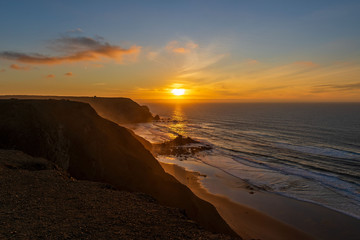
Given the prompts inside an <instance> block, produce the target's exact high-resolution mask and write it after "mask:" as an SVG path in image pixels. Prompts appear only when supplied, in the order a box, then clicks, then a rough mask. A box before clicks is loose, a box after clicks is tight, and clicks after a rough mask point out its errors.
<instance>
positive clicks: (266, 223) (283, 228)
mask: <svg viewBox="0 0 360 240" xmlns="http://www.w3.org/2000/svg"><path fill="white" fill-rule="evenodd" d="M161 165H162V167H163V168H164V170H165V171H166V172H168V173H169V174H171V175H173V176H174V177H175V178H176V179H177V180H179V181H180V182H181V183H183V184H185V185H187V186H188V187H189V188H190V189H191V190H192V191H193V192H194V193H195V194H196V195H197V196H199V197H200V198H202V199H204V200H206V201H208V202H210V203H212V204H213V205H214V206H215V207H216V208H217V210H218V212H219V213H220V215H221V216H222V217H223V218H224V219H225V221H226V222H227V223H228V224H229V225H230V226H231V227H232V228H233V229H234V230H235V231H236V232H237V233H238V234H239V235H240V236H241V237H243V238H244V239H356V238H357V237H358V236H360V235H359V234H360V230H358V228H357V226H359V222H360V221H359V220H357V219H355V218H352V217H349V216H347V215H345V214H342V213H338V212H336V211H333V210H330V209H327V208H325V207H322V206H318V205H315V204H311V203H307V202H302V201H297V200H294V199H290V198H285V197H281V196H277V195H274V194H269V193H266V192H265V193H264V192H262V191H258V190H253V189H252V190H249V189H246V188H244V189H237V191H242V192H243V194H247V195H248V196H249V198H250V199H251V198H252V199H255V198H256V201H257V204H261V203H263V205H265V206H268V207H269V208H272V209H268V210H269V212H277V214H274V215H276V216H277V217H278V219H282V221H279V220H277V219H275V218H274V217H270V216H269V215H268V214H265V213H264V212H263V211H261V212H260V211H257V210H255V209H254V208H250V207H247V205H243V204H239V203H237V202H234V201H232V200H230V199H229V198H227V197H225V196H222V195H215V194H212V193H210V192H209V191H208V190H207V189H206V188H204V187H203V186H202V184H201V182H200V179H201V178H203V177H205V176H203V175H201V174H200V173H198V172H190V171H187V170H185V168H183V167H180V166H177V165H175V164H168V163H161ZM244 196H246V195H244ZM244 198H246V197H244ZM245 200H246V199H245ZM247 200H248V199H247ZM289 214H292V215H293V219H286V217H284V216H285V215H286V216H288V215H289ZM283 219H285V221H284V220H283ZM288 223H289V224H288Z"/></svg>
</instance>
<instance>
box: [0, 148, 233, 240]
mask: <svg viewBox="0 0 360 240" xmlns="http://www.w3.org/2000/svg"><path fill="white" fill-rule="evenodd" d="M0 196H1V198H0V223H1V227H0V239H179V240H180V239H223V240H225V239H227V240H230V239H234V238H231V237H230V236H224V235H219V234H212V233H210V232H208V231H205V230H204V229H202V228H201V227H200V226H199V225H198V224H196V223H195V222H193V221H190V220H189V218H187V217H186V216H185V215H184V214H183V213H182V211H180V210H179V209H176V208H170V207H165V206H161V205H159V204H158V203H156V201H154V199H153V198H152V197H150V196H148V195H145V194H143V193H130V192H127V191H118V190H114V189H113V188H112V187H111V186H110V185H108V184H104V183H96V182H90V181H81V180H75V179H73V178H71V177H69V176H68V175H67V174H66V173H65V172H62V171H61V170H57V169H56V167H55V166H54V164H52V163H51V162H49V161H47V160H46V159H43V158H34V157H31V156H29V155H26V154H24V153H22V152H20V151H14V150H1V149H0Z"/></svg>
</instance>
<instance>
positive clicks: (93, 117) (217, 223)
mask: <svg viewBox="0 0 360 240" xmlns="http://www.w3.org/2000/svg"><path fill="white" fill-rule="evenodd" d="M0 149H16V150H20V151H23V152H25V153H27V154H29V155H31V156H33V157H42V158H46V159H48V160H50V161H51V162H52V163H54V164H56V165H57V166H59V167H61V168H62V169H64V170H66V171H68V172H69V174H70V175H71V176H72V177H74V178H76V179H82V180H92V181H99V182H105V183H110V184H112V185H113V186H115V187H116V188H117V189H120V190H127V191H132V192H143V193H146V194H149V195H151V196H152V197H154V198H155V199H156V200H157V201H158V202H159V203H161V204H165V205H167V206H172V207H177V208H181V209H184V210H185V213H186V215H187V216H188V217H190V218H191V219H193V220H195V221H197V222H198V223H199V224H201V225H202V226H203V227H205V228H206V229H208V230H210V231H213V232H218V233H227V234H231V235H235V233H234V232H233V231H232V230H231V229H230V227H229V226H228V225H227V224H226V223H225V222H224V220H223V219H222V218H221V217H220V216H219V214H218V213H217V211H216V209H215V208H214V207H213V206H212V205H211V204H209V203H208V202H205V201H203V200H201V199H199V198H198V197H196V196H195V195H194V194H193V193H192V192H191V191H190V190H189V189H188V188H187V187H186V186H184V185H182V184H181V183H179V182H178V181H177V180H176V179H175V178H174V177H172V176H171V175H169V174H167V173H165V172H164V170H163V169H162V167H161V166H160V165H159V163H158V162H157V160H156V159H155V158H154V157H153V156H152V154H151V153H150V152H149V151H148V150H146V149H145V148H144V146H143V145H142V144H141V143H140V142H139V141H138V140H137V139H136V138H135V137H134V136H133V133H132V132H130V131H129V130H127V129H126V128H123V127H120V126H119V125H117V124H115V123H114V122H111V121H109V120H106V119H104V118H101V117H100V116H98V115H97V114H96V112H95V110H94V109H93V108H91V107H90V105H89V104H85V103H81V102H72V101H68V100H15V99H14V100H0Z"/></svg>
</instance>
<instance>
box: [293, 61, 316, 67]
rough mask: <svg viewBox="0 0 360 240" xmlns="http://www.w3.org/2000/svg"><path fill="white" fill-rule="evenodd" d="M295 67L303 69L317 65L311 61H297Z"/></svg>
mask: <svg viewBox="0 0 360 240" xmlns="http://www.w3.org/2000/svg"><path fill="white" fill-rule="evenodd" d="M294 64H295V65H299V66H304V67H318V66H319V65H318V64H316V63H314V62H311V61H298V62H294Z"/></svg>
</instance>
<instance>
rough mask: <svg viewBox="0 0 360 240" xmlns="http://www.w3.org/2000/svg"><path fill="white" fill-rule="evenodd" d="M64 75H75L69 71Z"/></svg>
mask: <svg viewBox="0 0 360 240" xmlns="http://www.w3.org/2000/svg"><path fill="white" fill-rule="evenodd" d="M64 75H65V76H67V77H72V76H73V73H72V72H67V73H65V74H64Z"/></svg>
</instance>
